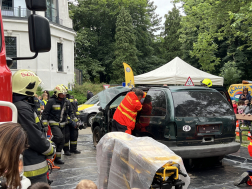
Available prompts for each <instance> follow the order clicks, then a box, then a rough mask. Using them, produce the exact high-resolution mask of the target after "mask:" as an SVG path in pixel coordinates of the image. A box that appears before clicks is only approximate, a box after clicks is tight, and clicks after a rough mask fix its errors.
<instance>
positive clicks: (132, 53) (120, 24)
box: [112, 7, 138, 83]
mask: <svg viewBox="0 0 252 189" xmlns="http://www.w3.org/2000/svg"><path fill="white" fill-rule="evenodd" d="M115 40H116V43H115V56H116V58H115V61H114V62H113V75H112V78H113V81H116V83H121V82H123V81H124V70H123V69H122V63H123V62H127V63H128V64H129V65H130V66H131V68H132V69H133V70H135V67H136V65H137V63H138V58H137V56H136V54H137V48H136V37H135V35H134V29H133V24H132V18H131V16H130V14H129V13H128V12H127V11H126V10H125V8H124V7H122V9H121V12H120V14H119V15H118V17H117V21H116V34H115Z"/></svg>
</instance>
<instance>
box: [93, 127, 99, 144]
mask: <svg viewBox="0 0 252 189" xmlns="http://www.w3.org/2000/svg"><path fill="white" fill-rule="evenodd" d="M100 139H101V129H100V127H99V126H96V127H95V128H94V131H93V144H94V146H95V147H96V145H97V144H98V142H99V141H100Z"/></svg>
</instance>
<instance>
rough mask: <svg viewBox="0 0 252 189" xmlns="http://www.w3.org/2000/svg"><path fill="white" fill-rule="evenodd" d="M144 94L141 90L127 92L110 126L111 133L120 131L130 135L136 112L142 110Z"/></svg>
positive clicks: (133, 126)
mask: <svg viewBox="0 0 252 189" xmlns="http://www.w3.org/2000/svg"><path fill="white" fill-rule="evenodd" d="M145 96H146V93H144V92H143V91H142V90H141V89H133V91H131V92H129V93H128V94H127V95H126V96H125V97H124V99H123V100H122V102H121V104H120V105H119V106H118V107H117V109H116V111H115V113H114V117H113V124H112V131H122V132H125V133H128V134H131V132H132V130H134V128H135V123H136V117H137V112H138V111H140V110H141V109H142V104H141V102H140V101H141V99H142V98H145Z"/></svg>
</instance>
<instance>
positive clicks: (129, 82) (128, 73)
mask: <svg viewBox="0 0 252 189" xmlns="http://www.w3.org/2000/svg"><path fill="white" fill-rule="evenodd" d="M123 66H124V72H125V83H126V86H128V87H129V88H132V87H135V82H134V74H133V70H132V69H131V67H130V66H129V65H128V64H126V63H123Z"/></svg>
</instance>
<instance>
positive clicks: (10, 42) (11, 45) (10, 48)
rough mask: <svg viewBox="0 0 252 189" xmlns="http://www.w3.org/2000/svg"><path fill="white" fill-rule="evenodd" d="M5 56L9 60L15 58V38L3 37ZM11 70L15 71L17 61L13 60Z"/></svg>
mask: <svg viewBox="0 0 252 189" xmlns="http://www.w3.org/2000/svg"><path fill="white" fill-rule="evenodd" d="M5 46H6V56H7V57H10V58H14V57H17V38H16V37H7V36H6V37H5ZM11 69H17V61H16V60H14V61H13V64H12V66H11Z"/></svg>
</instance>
